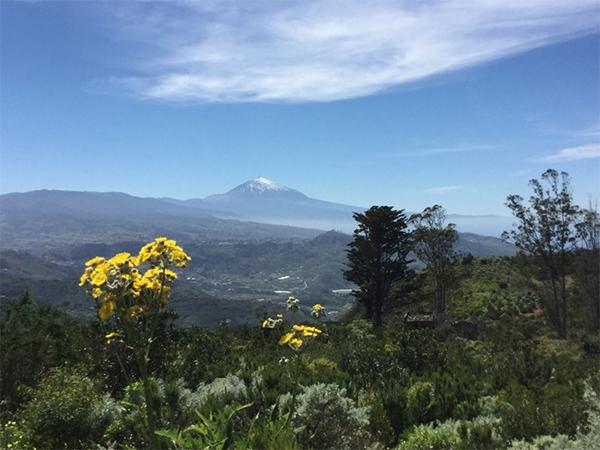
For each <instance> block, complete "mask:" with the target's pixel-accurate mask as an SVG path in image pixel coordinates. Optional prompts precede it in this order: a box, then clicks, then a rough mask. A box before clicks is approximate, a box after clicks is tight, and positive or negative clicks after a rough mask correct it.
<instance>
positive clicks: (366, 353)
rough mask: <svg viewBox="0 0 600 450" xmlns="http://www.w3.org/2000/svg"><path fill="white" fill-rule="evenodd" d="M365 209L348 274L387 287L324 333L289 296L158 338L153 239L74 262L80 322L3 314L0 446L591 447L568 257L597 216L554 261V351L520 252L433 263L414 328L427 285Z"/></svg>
mask: <svg viewBox="0 0 600 450" xmlns="http://www.w3.org/2000/svg"><path fill="white" fill-rule="evenodd" d="M371 211H372V212H377V214H375V215H371V216H369V217H366V216H365V217H364V219H365V222H364V223H365V224H367V223H368V224H369V226H368V227H367V226H366V225H365V226H364V228H362V231H360V232H358V233H356V234H355V241H354V244H355V245H353V246H351V247H350V249H351V252H350V255H351V256H352V255H354V256H356V257H355V258H354V259H352V258H351V259H350V261H351V267H352V264H353V265H354V268H355V269H356V270H357V271H359V270H364V273H366V274H367V275H368V276H372V274H374V273H375V274H378V273H379V274H381V273H384V274H385V275H386V276H387V278H381V279H379V281H380V282H381V284H380V289H379V290H377V289H376V290H375V291H373V290H372V287H373V286H374V284H373V282H374V281H373V280H377V278H368V276H367V275H365V276H364V278H363V280H365V281H364V282H362V283H357V284H358V288H359V289H361V290H362V289H365V290H367V292H363V294H365V295H364V297H361V296H359V297H358V298H359V299H363V300H362V302H363V303H365V306H367V305H369V304H371V307H372V308H373V306H375V308H379V307H381V309H380V317H379V318H377V319H375V320H374V318H375V313H374V311H375V309H372V310H371V314H369V312H368V310H367V309H366V308H365V309H364V310H363V309H360V308H356V309H355V310H354V311H351V312H350V313H349V314H348V315H347V316H346V317H345V318H343V319H342V320H340V321H332V320H330V317H329V315H328V312H327V311H328V308H327V306H325V305H322V304H314V305H312V304H308V303H307V302H306V301H302V299H300V298H296V297H293V296H289V298H288V300H287V302H285V303H284V304H282V305H281V306H280V308H279V310H276V311H275V310H274V311H271V312H269V313H268V314H265V315H264V317H263V318H262V319H261V320H257V321H256V323H254V324H252V325H243V326H230V325H228V324H223V325H222V326H221V327H217V328H215V329H212V330H208V329H201V328H197V327H190V328H182V327H177V326H174V320H175V318H176V317H175V314H174V313H173V312H172V311H171V310H170V306H171V304H172V303H173V301H174V299H171V298H170V296H169V294H170V292H171V288H173V289H174V288H175V286H176V284H177V283H178V281H179V278H178V274H177V273H176V270H180V269H182V266H184V265H185V264H186V262H187V261H188V256H187V253H186V252H185V251H184V249H183V248H181V247H180V246H179V245H178V244H177V243H176V242H175V241H172V240H169V239H166V238H157V239H155V240H153V241H152V242H150V243H148V244H147V245H145V246H143V247H142V250H141V251H140V252H139V253H137V254H133V255H132V254H129V253H118V254H116V255H115V256H113V257H112V258H108V259H104V258H92V259H91V260H90V261H88V264H87V266H86V268H85V269H84V273H83V275H82V277H81V279H80V282H81V285H82V287H83V288H85V289H86V290H87V292H88V293H89V294H90V296H91V298H92V299H90V300H89V301H90V304H92V305H94V308H95V311H96V313H97V316H98V317H97V318H93V319H92V318H81V317H79V318H75V317H73V316H71V315H69V314H67V313H65V312H64V311H62V310H60V309H58V308H56V307H52V306H48V305H44V304H39V303H37V301H36V300H37V299H36V297H32V296H29V295H25V296H22V297H21V298H18V299H15V300H12V301H8V302H4V303H3V304H2V309H1V311H0V333H1V335H0V338H1V343H2V345H1V347H0V376H1V382H2V384H1V386H2V390H1V403H0V405H1V409H0V447H2V448H11V449H12V448H23V449H27V448H37V449H46V448H47V449H55V448H63V449H68V448H104V449H128V448H153V449H155V448H164V449H273V450H275V449H278V450H281V449H300V448H312V449H329V448H331V449H356V448H372V449H384V448H390V449H398V450H418V449H464V450H467V449H469V450H470V449H513V450H541V449H577V450H579V449H593V448H598V442H600V438H599V436H598V430H599V429H600V336H599V335H598V331H597V330H596V328H595V323H594V320H591V321H590V311H591V310H592V309H593V308H594V307H595V305H596V303H595V300H597V299H595V298H593V297H591V296H590V295H589V292H590V291H589V286H590V285H589V284H586V283H588V282H589V277H586V276H584V275H582V273H584V272H582V270H584V269H585V267H582V266H581V264H582V261H592V262H593V259H585V258H595V257H597V255H596V254H595V253H594V251H595V250H594V249H595V248H596V247H594V246H591V247H590V246H588V244H587V243H586V244H585V245H583V244H582V242H588V241H589V234H586V235H585V236H587V237H586V239H588V240H585V239H584V234H583V233H584V231H585V232H586V233H589V230H592V232H595V231H594V230H597V228H594V227H596V226H597V216H593V215H590V214H589V212H586V213H585V214H586V215H584V216H579V217H578V221H577V223H576V224H584V225H578V226H577V227H575V224H574V225H573V227H574V228H573V230H574V233H577V234H574V235H573V236H577V237H578V239H579V248H577V249H573V250H569V251H566V252H565V254H564V255H563V256H564V258H565V259H564V267H563V269H561V270H564V276H565V286H564V289H565V292H564V295H565V298H566V299H567V301H568V302H569V306H570V307H569V308H568V310H566V313H567V315H566V317H565V321H566V323H567V324H568V327H569V330H570V332H569V334H568V335H566V336H565V335H563V333H562V330H563V329H564V328H562V327H557V326H556V323H555V321H554V317H552V316H551V315H548V314H547V312H546V311H547V308H545V307H544V306H545V305H546V304H548V302H552V301H553V300H554V297H553V296H550V297H548V291H547V290H546V289H545V287H544V284H543V281H544V280H547V278H544V277H545V274H544V272H542V273H540V271H539V270H538V269H539V267H540V261H541V260H540V258H539V255H538V254H535V253H534V252H531V253H529V254H527V253H521V254H519V255H518V256H515V257H493V258H480V257H467V256H465V257H463V258H462V259H459V258H454V257H451V256H452V255H451V254H450V253H444V254H445V255H446V257H448V260H447V262H446V263H447V264H448V265H449V269H451V271H452V274H453V283H454V286H453V289H445V292H446V304H445V310H444V312H445V314H444V317H443V320H431V317H432V314H430V313H431V312H432V311H436V309H437V308H438V306H439V298H440V297H439V282H440V279H439V278H438V273H436V271H435V270H434V269H433V268H432V267H431V265H430V266H429V267H427V268H425V269H424V270H422V271H420V272H419V273H418V274H417V275H416V276H415V277H414V278H412V279H410V277H408V276H407V275H408V274H409V272H408V270H406V266H405V262H406V259H407V255H408V249H410V248H411V246H410V245H409V244H411V243H412V244H414V243H415V240H417V242H418V241H419V239H423V238H421V237H419V234H418V233H417V234H412V235H411V233H410V232H409V230H408V227H407V224H406V222H405V217H404V216H403V214H402V212H401V211H394V210H393V209H392V208H386V207H380V208H375V209H373V208H372V210H371ZM532 214H535V213H533V212H532ZM375 217H377V219H375ZM532 217H533V216H532ZM367 219H368V220H367ZM370 220H373V221H374V222H369V221H370ZM379 220H381V221H382V223H378V221H379ZM534 220H535V221H538V220H539V218H538V217H534ZM594 220H595V222H594ZM586 221H588V222H587V223H586ZM590 224H591V228H590ZM369 227H370V228H369ZM377 227H381V228H377ZM444 228H445V226H442V227H441V229H442V230H443V229H444ZM373 229H377V233H373V234H371V232H370V231H371V230H373ZM438 229H439V228H438ZM557 229H560V228H557ZM586 230H587V231H586ZM570 233H571V231H570ZM384 238H385V239H384ZM388 238H389V241H394V240H396V242H395V244H394V242H388V241H387V239H388ZM592 238H593V236H592ZM371 239H372V240H371ZM397 240H400V242H401V245H399V242H398V241H397ZM359 242H360V244H358V243H359ZM375 243H378V244H381V246H378V245H374V244H375ZM383 244H385V245H383ZM575 244H577V242H573V245H575ZM445 248H447V247H445ZM353 249H354V250H355V252H356V253H354V254H353V253H352V250H353ZM365 249H366V253H364V254H363V255H367V256H368V258H364V259H363V258H360V257H359V256H361V253H360V251H365ZM377 249H379V250H381V259H380V258H377V257H375V258H372V256H373V254H375V255H376V254H377V253H376V252H375V253H372V251H373V250H377ZM378 261H379V262H385V264H389V265H385V264H384V265H382V266H379V268H378V266H377V265H373V263H374V262H378ZM367 263H368V264H369V266H366V264H367ZM362 264H365V266H363V265H362ZM186 270H188V269H186ZM378 270H379V272H378ZM75 282H76V280H73V283H75ZM558 283H560V281H558ZM382 286H383V287H385V288H384V289H382V288H381V287H382ZM373 292H378V293H379V294H380V295H382V296H381V297H380V298H379V300H374V299H375V297H371V295H372V293H373ZM367 294H368V295H367ZM306 300H309V299H306ZM369 302H374V303H369ZM551 304H552V303H551ZM383 306H385V307H383ZM591 308H592V309H591Z"/></svg>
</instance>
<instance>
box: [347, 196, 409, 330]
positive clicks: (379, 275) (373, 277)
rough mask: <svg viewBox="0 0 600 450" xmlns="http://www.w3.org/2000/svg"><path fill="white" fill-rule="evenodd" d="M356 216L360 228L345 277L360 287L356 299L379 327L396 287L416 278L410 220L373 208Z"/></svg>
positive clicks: (397, 212) (392, 211) (386, 209)
mask: <svg viewBox="0 0 600 450" xmlns="http://www.w3.org/2000/svg"><path fill="white" fill-rule="evenodd" d="M353 216H354V219H355V220H356V222H357V224H358V227H357V228H356V230H354V234H353V240H352V242H351V243H350V244H349V248H348V250H347V254H348V270H346V271H345V272H344V277H345V278H346V279H347V280H349V281H352V282H353V283H355V284H356V285H358V287H359V290H358V291H357V292H356V294H355V295H356V297H357V298H358V300H359V302H361V303H362V304H363V305H364V306H365V309H366V316H367V318H368V319H369V320H371V321H372V322H373V325H374V326H379V325H380V324H381V316H382V310H383V306H384V304H385V303H386V302H387V301H388V299H389V294H390V289H391V287H392V284H393V283H394V282H396V281H400V280H403V279H406V278H408V277H409V276H410V275H411V274H412V271H411V270H409V269H408V264H409V263H411V262H412V261H411V260H408V259H407V256H408V253H409V252H410V234H409V233H408V232H407V231H406V229H407V218H406V215H405V213H404V210H395V209H393V208H392V207H390V206H372V207H371V208H370V209H369V210H367V211H365V212H364V213H354V215H353Z"/></svg>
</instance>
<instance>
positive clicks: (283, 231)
mask: <svg viewBox="0 0 600 450" xmlns="http://www.w3.org/2000/svg"><path fill="white" fill-rule="evenodd" d="M0 234H1V235H2V249H15V250H28V251H30V252H32V253H34V254H38V255H40V254H55V253H56V252H59V253H62V254H63V255H64V251H65V249H68V248H71V247H73V246H75V245H78V244H84V243H102V244H111V243H115V242H122V241H147V240H149V239H152V238H154V237H155V236H157V235H169V236H170V237H173V238H175V239H179V240H184V241H192V240H199V241H212V240H227V239H238V240H248V239H307V238H311V237H314V236H316V235H317V234H319V232H318V231H316V230H308V229H303V228H297V227H289V226H278V225H269V224H260V223H253V222H241V221H238V220H228V219H222V218H217V217H214V216H213V215H211V214H208V212H206V211H205V210H203V209H201V208H197V207H190V206H186V205H181V204H172V203H170V202H168V201H166V200H160V199H152V198H140V197H135V196H131V195H127V194H121V193H98V192H70V191H32V192H26V193H18V194H4V195H0Z"/></svg>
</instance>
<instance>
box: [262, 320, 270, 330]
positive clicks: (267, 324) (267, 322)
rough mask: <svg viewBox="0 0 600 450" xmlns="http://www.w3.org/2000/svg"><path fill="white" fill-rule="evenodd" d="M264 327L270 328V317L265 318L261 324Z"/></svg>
mask: <svg viewBox="0 0 600 450" xmlns="http://www.w3.org/2000/svg"><path fill="white" fill-rule="evenodd" d="M261 327H262V328H269V319H265V320H263V322H262V325H261Z"/></svg>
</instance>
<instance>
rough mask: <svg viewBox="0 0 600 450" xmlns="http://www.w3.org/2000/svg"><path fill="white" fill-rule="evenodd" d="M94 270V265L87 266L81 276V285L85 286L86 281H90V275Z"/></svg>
mask: <svg viewBox="0 0 600 450" xmlns="http://www.w3.org/2000/svg"><path fill="white" fill-rule="evenodd" d="M93 271H94V269H93V268H92V267H86V268H85V270H84V271H83V273H82V274H81V277H79V286H83V285H84V284H85V283H87V282H88V281H89V279H90V275H91V273H92V272H93Z"/></svg>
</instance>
